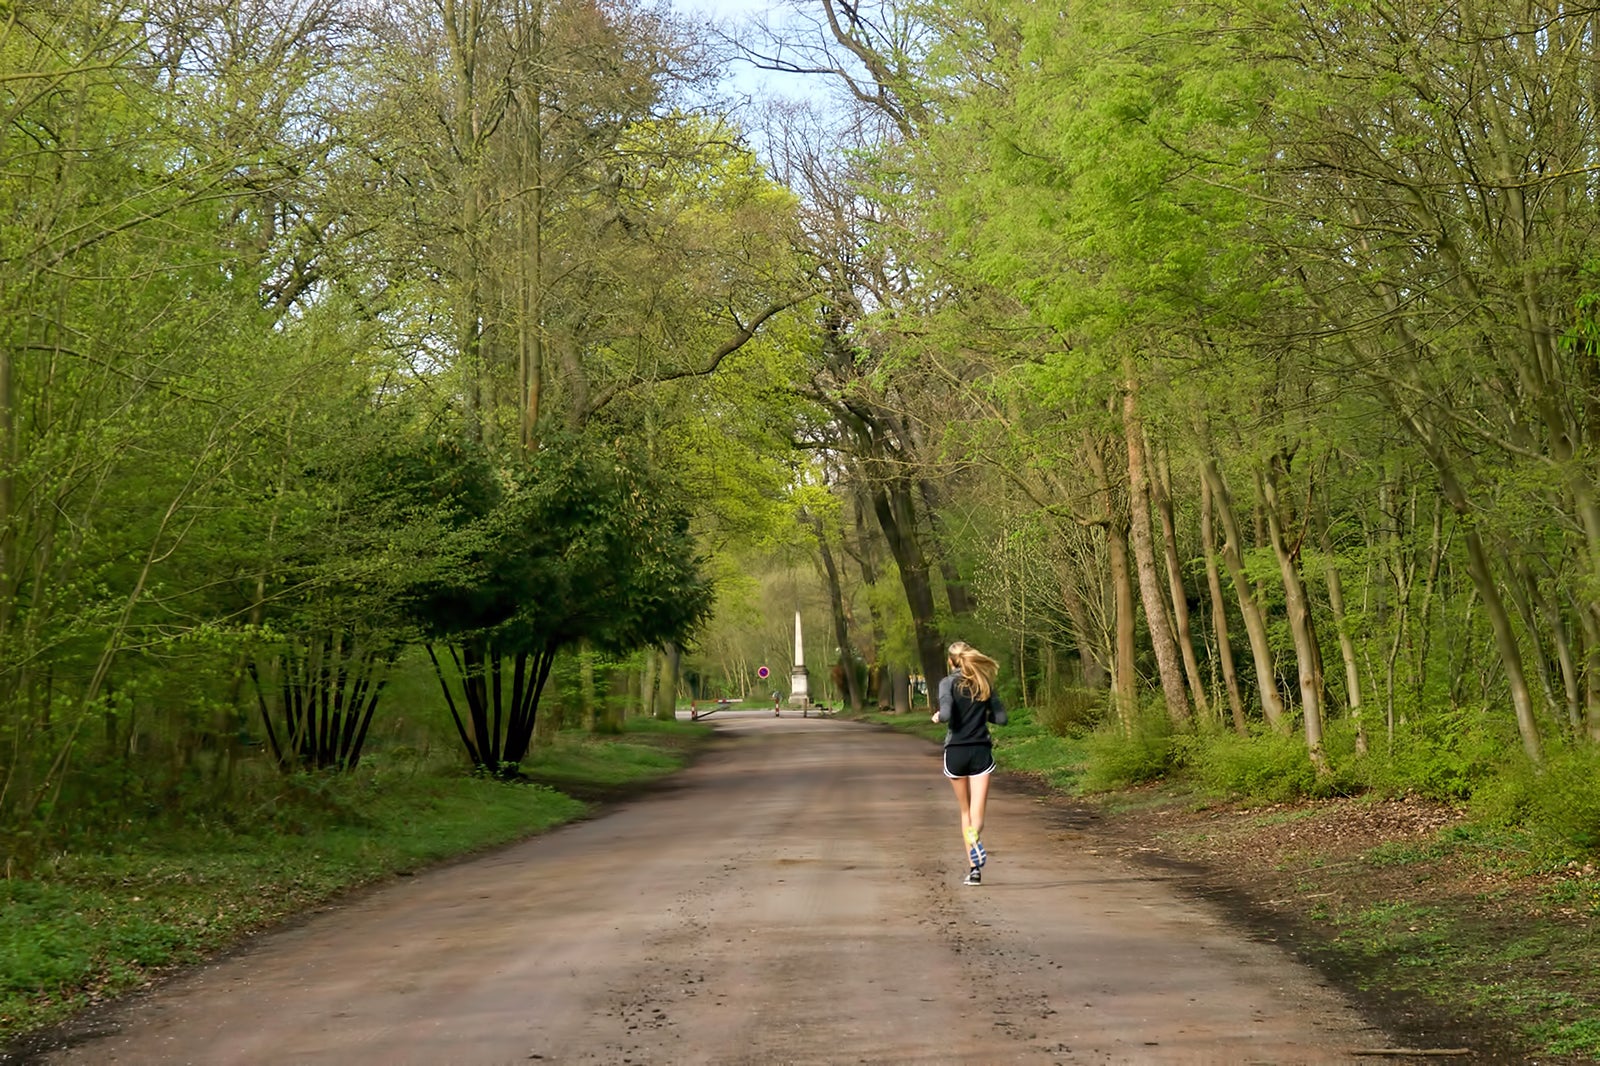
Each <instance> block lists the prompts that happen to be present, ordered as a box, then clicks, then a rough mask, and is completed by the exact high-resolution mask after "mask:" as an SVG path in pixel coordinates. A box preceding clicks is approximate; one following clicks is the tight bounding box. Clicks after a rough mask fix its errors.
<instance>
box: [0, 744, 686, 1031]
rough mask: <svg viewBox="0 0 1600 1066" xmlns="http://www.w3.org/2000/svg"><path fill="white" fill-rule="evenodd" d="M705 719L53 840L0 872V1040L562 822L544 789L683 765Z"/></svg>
mask: <svg viewBox="0 0 1600 1066" xmlns="http://www.w3.org/2000/svg"><path fill="white" fill-rule="evenodd" d="M709 732H710V730H709V727H707V726H704V725H698V724H689V723H673V722H665V723H662V722H639V723H632V722H630V723H629V729H628V731H627V732H626V733H624V734H622V735H620V736H615V737H602V738H594V737H588V736H579V735H562V736H561V737H559V738H557V742H556V743H555V744H554V745H552V746H551V747H549V748H544V749H540V750H539V752H538V753H537V754H536V755H535V756H534V757H533V758H532V759H530V760H529V762H528V763H527V764H525V766H524V770H525V771H526V772H527V773H528V774H529V776H530V777H534V778H536V779H537V781H536V782H518V783H505V782H501V781H495V780H491V779H488V778H483V777H473V776H469V775H466V774H462V773H459V772H447V771H444V770H441V769H437V768H435V769H431V770H430V769H422V768H416V767H412V768H411V771H410V772H406V771H405V770H404V769H402V768H401V767H400V766H399V765H398V764H389V765H385V764H384V763H383V762H382V761H381V759H377V760H374V761H373V764H372V765H371V766H370V767H368V768H367V769H365V770H363V771H362V772H360V773H358V774H354V775H348V776H344V777H312V776H305V777H295V778H286V779H284V780H283V782H282V786H281V788H280V789H279V790H278V791H277V792H276V793H275V794H274V795H273V796H272V797H271V801H270V802H271V805H272V807H273V810H272V811H271V812H270V824H271V826H272V828H262V827H259V826H258V827H257V828H253V829H249V830H242V829H237V828H230V827H228V826H227V825H225V824H198V825H197V824H196V823H195V822H194V820H192V819H190V820H186V821H185V822H184V823H183V824H181V825H178V824H172V825H141V826H139V827H138V831H137V834H135V833H134V831H133V828H132V827H131V826H130V829H129V833H128V835H126V836H124V837H123V838H122V839H120V840H118V841H117V842H116V843H115V844H114V845H109V846H108V845H104V844H102V845H100V846H95V847H92V848H86V849H84V850H81V851H79V850H66V851H63V852H60V853H58V854H57V855H55V856H54V857H52V858H51V859H50V860H49V861H48V862H46V863H43V864H41V866H40V867H39V868H38V869H36V870H35V871H33V875H32V876H31V877H28V878H26V879H23V878H14V879H10V880H0V1047H3V1046H4V1044H6V1043H8V1042H10V1041H13V1040H15V1039H16V1038H17V1037H19V1036H21V1035H23V1034H25V1033H28V1032H31V1031H33V1030H37V1029H39V1028H42V1027H44V1026H46V1025H49V1024H51V1023H53V1022H56V1021H59V1020H60V1019H62V1018H64V1017H66V1016H67V1015H69V1014H71V1013H73V1012H74V1011H77V1010H79V1009H81V1008H83V1007H85V1006H87V1005H89V1004H91V1003H93V1002H96V1001H99V1000H102V999H105V998H108V997H110V996H114V995H116V994H118V993H121V992H125V991H128V990H130V989H132V988H136V987H138V986H140V985H142V984H144V983H145V982H147V981H148V980H149V979H150V978H151V976H152V975H154V974H155V973H157V972H159V971H161V970H163V969H165V968H168V967H172V966H177V965H182V964H185V963H190V962H195V961H198V960H200V959H202V958H204V957H206V956H208V955H211V954H214V953H216V952H218V951H220V950H223V949H225V948H227V947H229V946H231V945H232V944H234V943H236V942H237V941H239V940H240V939H241V938H242V937H243V936H245V935H247V934H249V933H252V932H255V931H257V930H260V929H262V928H265V927H267V926H270V925H272V924H274V923H277V922H280V921H282V920H284V919H285V918H288V917H291V916H293V915H295V914H299V913H301V912H304V911H305V910H306V909H308V908H310V907H313V906H316V905H318V904H320V903H324V902H326V901H328V900H330V899H332V898H334V897H336V896H338V895H339V894H340V893H343V892H345V891H347V890H349V889H351V888H354V887H357V886H360V885H364V884H368V883H371V882H373V881H377V880H380V879H382V878H384V877H387V876H391V875H394V874H404V873H409V872H411V871H414V870H416V869H418V868H420V867H423V866H426V865H428V864H430V863H435V862H439V861H441V860H444V859H449V858H453V857H456V856H460V855H465V854H470V853H472V852H476V851H481V850H483V849H486V848H491V847H494V846H496V845H502V844H507V843H510V842H512V841H516V840H520V839H522V838H525V837H528V836H531V835H533V834H536V833H539V832H542V831H544V830H546V829H549V828H551V827H552V826H555V825H559V824H561V823H563V822H568V821H572V820H573V819H575V818H578V817H581V816H582V815H583V814H584V813H585V812H586V811H587V810H589V804H587V803H585V802H583V801H582V800H579V799H576V798H574V797H573V796H571V795H568V794H566V792H564V791H561V790H559V788H561V787H568V788H570V790H571V791H573V792H580V793H586V794H591V795H606V794H614V793H615V792H616V791H617V790H619V789H621V788H626V787H628V786H635V787H636V786H638V785H640V784H642V783H643V782H646V781H650V780H654V779H656V778H659V777H661V776H663V775H665V774H668V773H670V772H672V771H673V770H675V769H677V768H679V767H680V766H682V765H683V763H684V762H685V761H686V759H687V757H688V754H689V752H690V751H691V750H692V748H693V746H694V744H695V743H696V742H697V741H698V740H699V739H700V738H702V737H704V736H705V735H707V734H708V733H709ZM552 782H557V783H559V784H557V785H556V787H552ZM262 813H263V814H265V813H267V812H262Z"/></svg>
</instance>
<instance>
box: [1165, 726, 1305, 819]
mask: <svg viewBox="0 0 1600 1066" xmlns="http://www.w3.org/2000/svg"><path fill="white" fill-rule="evenodd" d="M1185 750H1186V753H1187V756H1186V759H1185V762H1186V763H1187V765H1188V767H1189V769H1190V771H1191V772H1193V773H1194V774H1195V776H1196V777H1197V778H1198V779H1199V781H1200V783H1201V784H1202V785H1204V786H1205V787H1206V788H1209V789H1212V790H1214V791H1217V792H1223V793H1227V794H1228V795H1234V796H1242V797H1246V798H1249V799H1255V800H1262V801H1265V802H1268V803H1283V802H1286V801H1288V800H1293V799H1299V798H1301V797H1305V796H1314V795H1319V794H1325V793H1326V792H1327V791H1328V790H1329V789H1330V788H1331V787H1332V783H1331V782H1330V781H1328V780H1327V779H1323V780H1319V779H1318V777H1317V772H1316V769H1315V768H1314V767H1313V766H1312V765H1311V757H1310V755H1309V753H1308V752H1307V751H1306V742H1305V738H1304V737H1303V736H1300V735H1298V734H1283V733H1277V732H1273V731H1271V730H1261V731H1259V732H1255V733H1252V734H1251V735H1249V736H1244V737H1241V736H1239V735H1238V734H1237V733H1215V734H1211V735H1209V736H1206V737H1196V738H1192V740H1191V741H1190V742H1189V743H1187V744H1185Z"/></svg>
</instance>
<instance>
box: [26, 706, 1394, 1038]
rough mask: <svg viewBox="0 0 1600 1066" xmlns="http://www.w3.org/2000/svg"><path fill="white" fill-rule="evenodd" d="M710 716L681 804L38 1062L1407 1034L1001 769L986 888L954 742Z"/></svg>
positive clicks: (310, 939)
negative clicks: (1083, 830) (955, 779)
mask: <svg viewBox="0 0 1600 1066" xmlns="http://www.w3.org/2000/svg"><path fill="white" fill-rule="evenodd" d="M716 721H717V724H718V726H719V734H718V739H717V740H716V741H715V743H714V746H713V749H712V751H711V752H710V753H709V754H708V755H706V756H705V757H703V758H702V759H701V760H700V761H699V762H698V763H697V764H696V766H694V767H693V768H692V769H690V770H688V771H686V772H685V773H684V774H682V775H681V776H680V777H679V778H678V779H677V782H676V785H675V787H673V788H671V789H669V790H667V791H665V792H662V793H657V794H653V795H651V796H648V797H646V798H643V799H640V800H638V801H636V802H633V803H630V804H628V805H626V806H624V807H622V808H621V809H618V810H615V811H613V812H611V813H609V814H607V815H605V816H603V817H600V818H597V819H595V820H593V821H590V822H585V823H582V824H578V825H574V826H570V827H567V828H565V829H562V830H560V831H557V832H554V833H551V834H549V835H547V836H544V837H541V838H539V839H537V840H533V841H530V842H528V843H526V844H522V845H518V846H515V847H512V848H510V849H507V850H505V851H501V852H497V853H496V854H494V855H492V856H489V857H486V858H482V859H478V860H474V861H471V862H468V863H463V864H459V865H455V866H451V867H448V868H444V869H440V870H436V871H433V872H430V873H427V874H424V875H421V876H418V877H415V878H409V879H405V880H402V881H399V882H397V883H395V884H393V885H390V886H387V887H384V888H382V889H379V890H376V891H373V892H370V893H367V894H365V895H363V896H361V897H360V898H358V899H357V900H355V901H353V902H351V903H349V904H347V905H346V906H344V907H341V908H338V909H336V910H331V911H328V912H325V913H322V914H320V915H317V916H315V917H313V918H311V919H310V920H308V921H305V922H304V923H302V924H299V925H298V926H296V927H294V928H292V929H289V930H286V931H283V932H280V933H276V934H272V935H269V936H266V937H263V938H261V939H260V940H259V941H257V942H256V943H255V944H253V945H252V946H251V947H250V948H248V949H247V950H245V951H243V952H241V953H239V954H236V955H234V956H232V957H230V958H228V959H226V960H224V961H221V962H218V963H216V964H213V965H209V966H206V967H202V968H199V969H197V970H195V971H193V972H191V973H189V974H186V975H184V976H183V977H181V978H179V979H177V980H174V981H171V982H168V983H166V984H164V985H163V986H161V987H160V988H159V989H157V990H156V991H154V992H153V993H151V994H149V995H147V996H144V997H140V998H138V999H136V1000H133V1001H131V1002H129V1003H128V1004H126V1005H124V1006H122V1007H120V1008H118V1009H117V1010H115V1011H113V1012H111V1013H110V1014H108V1015H106V1016H105V1017H103V1018H101V1019H99V1020H98V1022H97V1027H98V1029H99V1031H100V1033H101V1034H102V1035H100V1036H98V1037H97V1038H95V1039H93V1040H90V1041H88V1042H84V1043H80V1044H78V1045H77V1046H75V1047H73V1048H69V1049H64V1050H59V1051H56V1052H52V1053H50V1054H49V1055H47V1056H46V1057H45V1058H44V1059H43V1060H42V1061H45V1062H50V1063H94V1064H96V1066H100V1064H106V1063H119V1064H131V1063H194V1064H199V1066H239V1064H253V1063H273V1064H282V1063H339V1064H345V1066H353V1064H369V1063H370V1064H383V1066H390V1064H400V1063H418V1064H430V1066H433V1064H497V1063H526V1062H530V1061H532V1062H539V1061H543V1062H555V1063H641V1064H642V1063H674V1064H676V1063H752V1064H756V1063H759V1064H769V1063H1005V1062H1023V1063H1105V1062H1110V1063H1146V1062H1148V1063H1227V1064H1234V1063H1249V1062H1260V1063H1336V1062H1338V1063H1345V1062H1356V1061H1362V1060H1361V1059H1360V1058H1358V1052H1359V1051H1360V1050H1363V1049H1372V1048H1377V1047H1382V1046H1384V1045H1385V1044H1386V1043H1387V1041H1386V1039H1385V1038H1384V1036H1383V1034H1381V1033H1379V1032H1377V1031H1375V1030H1374V1029H1373V1028H1371V1027H1370V1026H1369V1025H1367V1024H1366V1023H1365V1022H1364V1021H1363V1019H1362V1018H1361V1017H1360V1016H1359V1015H1358V1014H1357V1013H1356V1012H1355V1011H1354V1010H1353V1009H1352V1008H1351V1007H1350V1006H1349V1005H1348V1004H1347V1003H1345V1002H1344V1001H1343V1000H1342V999H1341V998H1340V997H1339V995H1338V994H1337V993H1335V992H1334V991H1332V990H1330V989H1329V988H1327V987H1325V986H1324V985H1323V984H1321V983H1320V982H1319V980H1318V978H1317V977H1316V975H1315V974H1314V973H1312V972H1311V971H1309V970H1306V969H1304V968H1302V967H1300V966H1299V965H1297V964H1295V963H1294V962H1293V961H1291V960H1290V959H1289V958H1288V957H1287V956H1286V955H1285V954H1283V953H1282V952H1281V951H1279V950H1278V949H1277V948H1275V947H1273V946H1271V945H1266V944H1260V943H1254V942H1251V941H1250V940H1248V939H1247V938H1246V937H1245V936H1243V935H1242V934H1241V933H1239V932H1238V931H1236V930H1233V929H1230V928H1228V927H1227V926H1226V925H1225V923H1224V922H1223V920H1222V919H1221V917H1220V916H1218V915H1216V914H1215V913H1213V912H1211V911H1210V910H1209V909H1208V907H1207V906H1206V905H1204V904H1201V903H1197V902H1191V901H1189V900H1186V899H1184V898H1182V897H1181V896H1180V895H1178V894H1177V893H1176V892H1175V890H1173V889H1172V888H1171V887H1170V886H1168V885H1166V884H1163V883H1162V882H1160V881H1158V880H1151V879H1149V876H1148V874H1147V873H1146V874H1141V873H1138V872H1136V871H1134V870H1133V869H1132V868H1129V867H1126V866H1123V865H1121V864H1120V863H1119V862H1118V861H1117V860H1115V859H1112V858H1108V857H1098V856H1094V855H1091V854H1088V853H1087V852H1086V849H1085V848H1084V847H1083V846H1082V845H1083V841H1082V836H1081V834H1079V833H1077V832H1075V831H1074V830H1072V829H1071V827H1070V825H1068V824H1066V823H1063V822H1062V821H1061V820H1060V818H1059V817H1056V816H1054V815H1053V814H1052V811H1051V809H1050V808H1048V807H1047V806H1045V805H1042V804H1041V803H1040V802H1039V801H1038V800H1035V799H1032V798H1029V797H1027V796H1024V795H1020V794H1018V793H1017V792H1016V791H1014V790H1008V788H1007V787H1006V782H1005V779H1004V777H1003V775H1002V776H1000V777H999V778H997V780H996V782H995V797H994V800H993V802H992V804H991V807H990V812H989V828H988V830H987V831H986V832H985V834H984V835H985V841H986V843H987V844H988V847H989V851H990V862H989V866H988V869H987V870H986V871H985V883H984V884H983V886H982V887H981V888H967V887H963V886H962V885H961V884H960V883H959V882H960V879H961V876H962V874H964V873H965V867H964V864H963V863H962V861H961V851H960V834H959V831H958V828H957V820H956V814H955V806H954V801H953V799H952V798H951V795H950V789H949V786H948V785H947V784H946V783H945V781H944V779H943V778H942V777H941V776H940V773H939V763H938V754H937V751H936V750H935V749H934V748H933V747H932V746H930V745H928V744H926V743H925V742H923V741H919V740H916V739H913V738H909V737H905V736H900V735H896V734H892V733H888V732H884V731H881V730H876V729H873V728H871V727H868V726H862V725H856V724H852V723H846V722H835V721H831V720H818V719H815V718H813V719H797V718H793V717H789V716H785V717H784V718H782V719H774V718H772V717H771V716H770V715H764V713H747V714H719V715H718V717H717V719H716ZM1366 1061H1377V1060H1366ZM1389 1061H1393V1060H1389Z"/></svg>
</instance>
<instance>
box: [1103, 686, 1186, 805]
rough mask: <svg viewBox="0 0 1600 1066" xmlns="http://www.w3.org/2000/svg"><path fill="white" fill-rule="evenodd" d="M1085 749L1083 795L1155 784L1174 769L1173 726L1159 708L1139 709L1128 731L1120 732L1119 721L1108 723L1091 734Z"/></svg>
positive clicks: (1121, 725) (1122, 730)
mask: <svg viewBox="0 0 1600 1066" xmlns="http://www.w3.org/2000/svg"><path fill="white" fill-rule="evenodd" d="M1087 749H1088V755H1089V765H1088V767H1087V769H1086V770H1085V771H1084V775H1083V789H1084V791H1086V792H1104V791H1107V790H1110V789H1114V788H1122V787H1124V786H1126V785H1140V784H1144V783H1145V782H1147V781H1154V780H1156V779H1158V778H1161V777H1164V776H1166V774H1167V772H1168V771H1169V770H1171V769H1172V768H1173V766H1174V765H1175V755H1176V747H1175V745H1174V743H1173V732H1172V722H1171V720H1170V719H1169V718H1168V717H1167V714H1166V711H1165V710H1163V709H1161V708H1160V706H1159V705H1155V706H1146V707H1144V708H1141V709H1140V711H1139V713H1138V714H1137V715H1135V716H1134V720H1133V728H1132V730H1131V731H1129V730H1126V729H1124V728H1123V724H1122V722H1121V720H1120V719H1116V718H1113V719H1109V720H1108V721H1106V722H1105V723H1104V724H1103V725H1101V726H1100V728H1099V729H1096V730H1095V731H1094V732H1093V733H1092V734H1090V736H1089V738H1088V741H1087Z"/></svg>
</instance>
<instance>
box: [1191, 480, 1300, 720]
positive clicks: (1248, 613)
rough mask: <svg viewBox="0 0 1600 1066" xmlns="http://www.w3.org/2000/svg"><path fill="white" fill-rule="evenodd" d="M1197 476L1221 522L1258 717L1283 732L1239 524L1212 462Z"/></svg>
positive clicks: (1272, 670) (1269, 650)
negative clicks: (1256, 695) (1258, 706)
mask: <svg viewBox="0 0 1600 1066" xmlns="http://www.w3.org/2000/svg"><path fill="white" fill-rule="evenodd" d="M1200 472H1201V476H1203V477H1204V478H1205V479H1206V480H1207V481H1209V482H1210V484H1211V499H1212V503H1213V504H1214V505H1215V507H1216V510H1217V517H1218V518H1220V519H1222V534H1223V537H1224V538H1225V539H1224V540H1223V544H1222V561H1223V564H1224V565H1225V566H1226V567H1227V568H1228V577H1229V578H1230V579H1231V580H1232V581H1233V591H1234V595H1235V596H1236V597H1237V598H1238V601H1239V615H1240V617H1242V618H1243V619H1244V631H1245V634H1246V635H1247V636H1248V637H1249V638H1250V655H1251V658H1252V660H1253V661H1254V663H1255V670H1256V689H1257V692H1258V693H1259V695H1260V697H1261V713H1262V714H1263V715H1264V716H1265V717H1266V719H1267V724H1268V725H1270V726H1271V727H1272V728H1273V729H1276V730H1277V731H1279V732H1283V731H1284V730H1285V729H1286V728H1287V727H1288V723H1287V722H1286V721H1285V720H1284V714H1283V699H1282V697H1280V696H1279V695H1278V684H1277V680H1276V671H1277V668H1276V664H1274V663H1273V661H1272V644H1271V642H1270V641H1269V640H1268V639H1267V621H1266V619H1265V618H1264V617H1263V616H1262V614H1261V608H1260V605H1259V604H1258V603H1257V602H1256V596H1255V591H1254V590H1253V589H1252V588H1251V585H1250V577H1249V575H1248V574H1246V573H1245V571H1244V556H1243V554H1242V552H1241V544H1242V540H1241V538H1240V535H1239V521H1238V518H1237V517H1236V516H1235V514H1234V510H1233V501H1232V498H1231V497H1230V496H1229V495H1228V486H1227V483H1226V482H1224V481H1223V480H1222V472H1221V471H1220V470H1219V469H1217V461H1216V459H1214V458H1211V457H1209V456H1208V457H1206V458H1205V459H1204V460H1203V461H1202V462H1201V465H1200Z"/></svg>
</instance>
